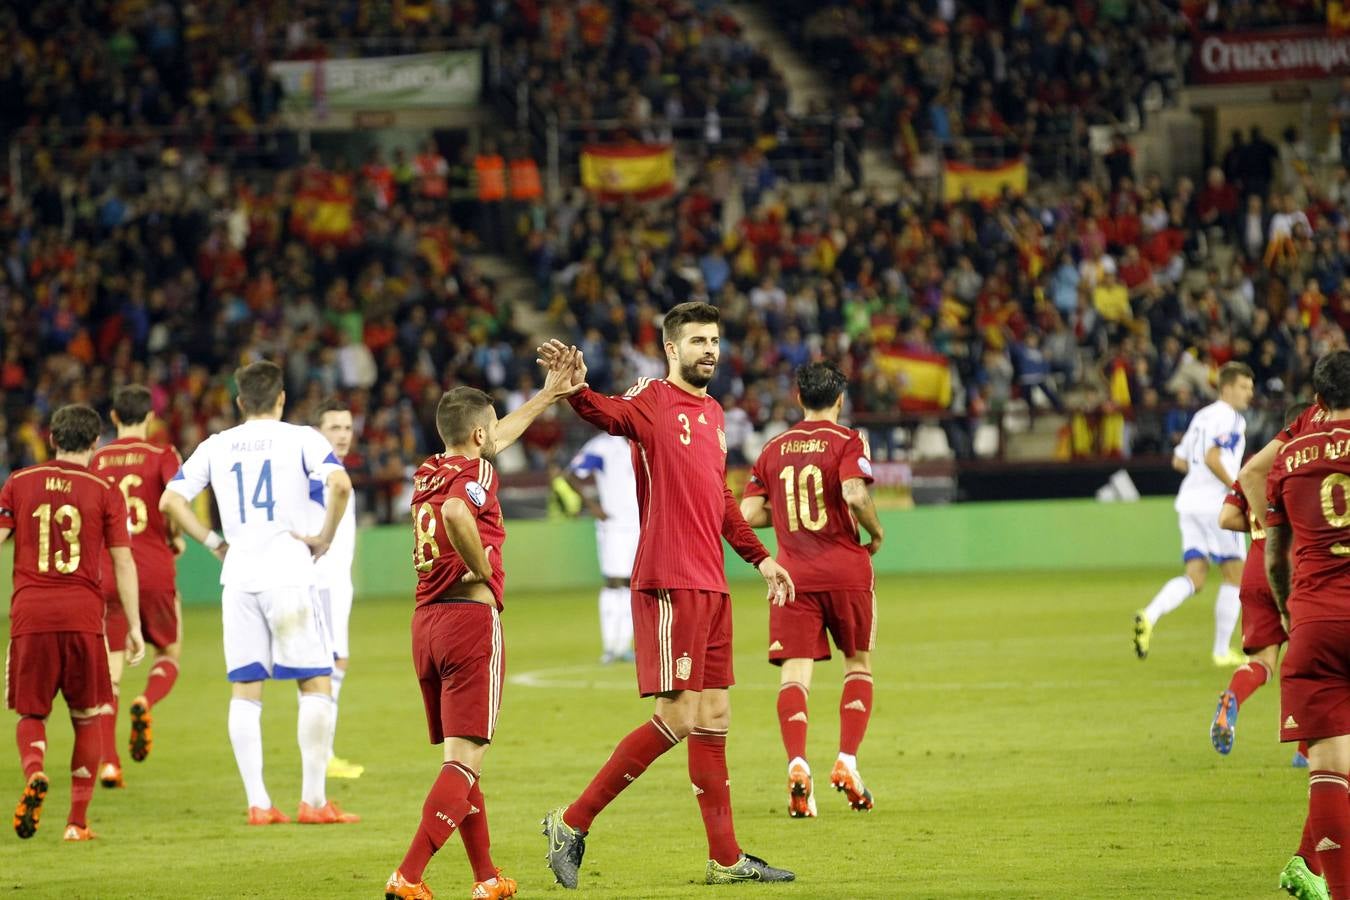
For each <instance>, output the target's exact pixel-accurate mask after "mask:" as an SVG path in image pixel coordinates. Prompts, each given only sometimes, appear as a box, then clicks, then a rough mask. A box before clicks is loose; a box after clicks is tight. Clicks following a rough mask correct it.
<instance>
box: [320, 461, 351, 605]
mask: <svg viewBox="0 0 1350 900" xmlns="http://www.w3.org/2000/svg"><path fill="white" fill-rule="evenodd" d="M309 511H310V515H311V516H312V517H313V519H312V520H311V524H310V526H309V533H310V534H318V533H319V532H320V531H322V530H323V523H324V519H325V518H327V516H328V488H327V487H326V486H325V485H324V483H323V482H322V481H319V480H316V479H315V478H313V477H311V478H310V482H309ZM355 558H356V497H355V496H352V497H350V498H349V499H348V500H347V510H346V512H344V513H343V514H342V518H341V519H340V520H339V521H338V527H337V531H336V532H335V533H334V534H333V543H332V544H331V545H329V547H328V552H327V553H325V554H324V555H323V556H321V557H319V558H318V560H316V561H315V563H314V568H315V569H316V570H318V577H319V582H318V583H319V587H321V588H322V587H327V586H328V585H331V584H342V583H344V582H346V583H347V584H351V580H352V562H353V561H354V560H355Z"/></svg>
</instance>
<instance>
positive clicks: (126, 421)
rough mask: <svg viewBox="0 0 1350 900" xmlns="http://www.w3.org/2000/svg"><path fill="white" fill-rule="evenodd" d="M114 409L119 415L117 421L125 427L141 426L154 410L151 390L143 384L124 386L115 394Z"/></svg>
mask: <svg viewBox="0 0 1350 900" xmlns="http://www.w3.org/2000/svg"><path fill="white" fill-rule="evenodd" d="M112 408H113V412H115V413H117V421H119V422H121V423H122V424H123V425H139V424H141V423H142V422H144V421H145V417H146V416H148V415H150V410H151V409H153V408H154V404H153V403H152V402H151V400H150V389H149V388H148V387H146V386H145V385H141V384H128V385H123V386H122V387H120V388H118V389H117V393H115V394H113V403H112Z"/></svg>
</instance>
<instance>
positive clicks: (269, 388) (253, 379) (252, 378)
mask: <svg viewBox="0 0 1350 900" xmlns="http://www.w3.org/2000/svg"><path fill="white" fill-rule="evenodd" d="M234 382H235V384H236V385H238V386H239V408H240V409H242V410H243V411H244V415H246V416H256V415H259V414H261V413H269V412H271V411H272V407H274V406H276V405H277V398H278V397H280V396H281V392H282V390H283V389H284V387H285V379H284V378H283V377H282V374H281V367H280V366H278V365H277V364H276V363H274V362H268V361H267V360H265V359H260V360H258V361H257V362H255V363H249V364H248V365H246V366H241V367H239V368H238V369H235V370H234Z"/></svg>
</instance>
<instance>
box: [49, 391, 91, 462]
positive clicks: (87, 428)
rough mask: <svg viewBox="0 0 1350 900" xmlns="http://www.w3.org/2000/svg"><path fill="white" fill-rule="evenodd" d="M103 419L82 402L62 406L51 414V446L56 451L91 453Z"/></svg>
mask: <svg viewBox="0 0 1350 900" xmlns="http://www.w3.org/2000/svg"><path fill="white" fill-rule="evenodd" d="M102 432H103V420H102V419H100V418H99V416H98V413H96V412H94V411H93V410H92V409H90V408H89V407H88V406H85V405H84V404H82V403H72V404H70V405H69V406H63V407H61V408H60V409H58V410H57V411H56V412H55V413H54V414H53V415H52V436H51V442H52V446H53V447H54V448H56V451H57V452H58V453H76V454H78V453H93V452H94V448H95V447H96V446H98V436H99V435H100V434H101V433H102Z"/></svg>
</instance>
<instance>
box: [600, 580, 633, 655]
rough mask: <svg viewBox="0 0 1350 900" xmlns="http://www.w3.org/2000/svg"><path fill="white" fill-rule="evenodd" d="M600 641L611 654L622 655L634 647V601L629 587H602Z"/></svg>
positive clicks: (608, 653)
mask: <svg viewBox="0 0 1350 900" xmlns="http://www.w3.org/2000/svg"><path fill="white" fill-rule="evenodd" d="M600 642H601V645H602V646H603V648H604V651H605V653H606V654H607V655H609V656H622V655H623V654H625V653H627V652H628V651H629V650H631V649H632V647H633V603H632V591H631V590H630V589H629V588H626V587H617V588H611V587H607V588H601V589H600Z"/></svg>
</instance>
